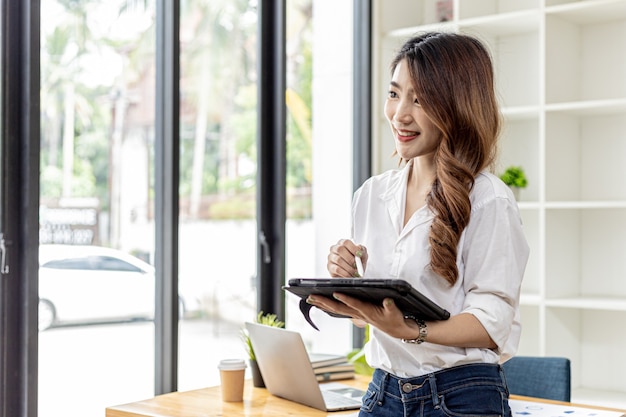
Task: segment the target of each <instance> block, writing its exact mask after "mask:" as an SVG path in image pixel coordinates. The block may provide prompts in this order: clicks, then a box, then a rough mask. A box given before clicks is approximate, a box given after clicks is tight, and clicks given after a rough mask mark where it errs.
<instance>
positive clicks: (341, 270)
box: [326, 239, 367, 278]
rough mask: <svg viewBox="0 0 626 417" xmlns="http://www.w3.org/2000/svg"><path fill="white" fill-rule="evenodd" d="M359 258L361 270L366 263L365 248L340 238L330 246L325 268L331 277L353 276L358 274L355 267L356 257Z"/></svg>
mask: <svg viewBox="0 0 626 417" xmlns="http://www.w3.org/2000/svg"><path fill="white" fill-rule="evenodd" d="M357 257H360V258H361V263H362V264H363V270H364V271H365V268H366V265H367V249H366V248H365V246H362V245H357V244H356V243H354V242H352V241H351V240H348V239H341V240H340V241H339V242H337V244H336V245H333V246H331V247H330V253H329V254H328V263H327V264H326V268H327V269H328V272H329V273H330V276H331V277H336V278H355V277H358V276H359V272H358V270H357V267H356V258H357Z"/></svg>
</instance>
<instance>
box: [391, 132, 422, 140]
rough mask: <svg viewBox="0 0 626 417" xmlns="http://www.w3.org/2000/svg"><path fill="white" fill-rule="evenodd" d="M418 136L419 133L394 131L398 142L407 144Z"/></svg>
mask: <svg viewBox="0 0 626 417" xmlns="http://www.w3.org/2000/svg"><path fill="white" fill-rule="evenodd" d="M418 136H419V132H412V131H406V130H404V131H400V130H396V137H397V138H398V140H399V141H400V142H409V141H412V140H413V139H415V138H416V137H418Z"/></svg>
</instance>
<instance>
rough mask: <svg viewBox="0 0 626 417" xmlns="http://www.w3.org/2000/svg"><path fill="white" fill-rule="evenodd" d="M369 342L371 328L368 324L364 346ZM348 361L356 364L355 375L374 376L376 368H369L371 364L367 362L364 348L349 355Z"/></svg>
mask: <svg viewBox="0 0 626 417" xmlns="http://www.w3.org/2000/svg"><path fill="white" fill-rule="evenodd" d="M369 340H370V326H369V324H368V325H366V326H365V338H364V340H363V345H365V344H366V343H367V342H368V341H369ZM348 361H349V362H351V363H353V364H354V372H355V373H357V374H360V375H369V376H372V375H373V374H374V368H372V367H371V366H369V364H368V363H367V361H366V360H365V352H364V351H363V348H360V349H354V350H353V351H352V352H350V353H348Z"/></svg>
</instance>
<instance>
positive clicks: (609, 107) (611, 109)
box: [545, 98, 626, 116]
mask: <svg viewBox="0 0 626 417" xmlns="http://www.w3.org/2000/svg"><path fill="white" fill-rule="evenodd" d="M545 110H546V111H547V112H550V113H564V114H570V115H573V116H593V115H602V114H616V113H626V99H624V98H621V99H611V100H587V101H572V102H567V103H551V104H547V105H546V106H545Z"/></svg>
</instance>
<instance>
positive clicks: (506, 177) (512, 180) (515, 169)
mask: <svg viewBox="0 0 626 417" xmlns="http://www.w3.org/2000/svg"><path fill="white" fill-rule="evenodd" d="M500 179H501V180H502V181H503V182H504V183H505V184H506V185H508V186H509V187H510V188H511V190H513V194H514V195H515V198H516V199H519V190H521V189H522V188H525V187H526V185H528V180H527V179H526V174H525V173H524V169H523V168H522V167H521V166H513V165H512V166H510V167H508V168H507V169H506V170H505V171H504V172H503V173H502V174H501V175H500Z"/></svg>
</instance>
